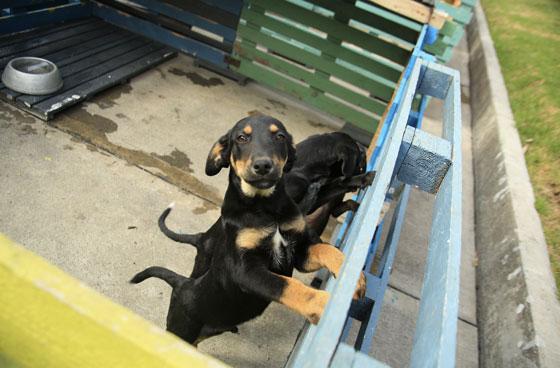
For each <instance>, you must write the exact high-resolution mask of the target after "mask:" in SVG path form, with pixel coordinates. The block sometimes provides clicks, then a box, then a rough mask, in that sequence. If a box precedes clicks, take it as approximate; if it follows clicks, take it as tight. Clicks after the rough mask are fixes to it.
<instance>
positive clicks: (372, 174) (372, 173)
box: [362, 171, 377, 188]
mask: <svg viewBox="0 0 560 368" xmlns="http://www.w3.org/2000/svg"><path fill="white" fill-rule="evenodd" d="M375 174H377V172H376V171H370V172H368V173H367V174H365V175H364V178H363V180H362V188H364V187H368V186H370V185H371V184H372V183H373V179H375Z"/></svg>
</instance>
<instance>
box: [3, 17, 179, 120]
mask: <svg viewBox="0 0 560 368" xmlns="http://www.w3.org/2000/svg"><path fill="white" fill-rule="evenodd" d="M175 55H176V52H175V51H174V50H173V49H171V48H169V47H167V46H164V45H162V44H160V43H157V42H154V41H151V40H149V39H147V38H144V37H141V36H138V35H135V34H133V33H131V32H129V31H126V30H124V29H120V28H118V27H115V26H113V25H111V24H109V23H106V22H104V21H102V20H100V19H97V18H90V19H82V20H79V21H75V22H72V23H64V24H61V25H58V26H56V27H49V28H43V29H38V30H33V31H30V32H24V33H21V34H18V35H17V36H16V37H1V38H0V67H1V68H2V69H3V68H4V67H5V65H6V64H7V63H8V62H9V61H10V60H11V59H13V58H15V57H18V56H36V57H42V58H45V59H47V60H50V61H52V62H54V63H55V64H56V65H57V66H58V68H59V69H60V72H61V74H62V79H63V81H64V86H63V87H62V89H61V90H59V91H57V92H55V93H54V94H51V95H46V96H32V95H25V94H21V93H18V92H15V91H13V90H11V89H9V88H7V87H6V86H4V85H3V84H2V83H0V98H1V99H2V100H4V101H7V102H8V103H10V104H12V105H15V106H16V107H18V108H21V109H23V110H26V111H28V112H30V113H32V114H33V115H35V116H37V117H39V118H40V119H43V120H49V119H51V118H52V117H53V116H54V115H55V114H56V113H57V112H58V111H61V110H63V109H65V108H68V107H70V106H72V105H75V104H76V103H78V102H80V101H83V100H85V99H87V98H90V97H91V96H93V95H94V94H96V93H99V92H101V91H103V90H105V89H107V88H110V87H112V86H114V85H117V84H121V83H124V82H126V81H127V80H129V79H130V78H132V77H133V76H135V75H137V74H139V73H141V72H143V71H145V70H147V69H149V68H151V67H153V66H155V65H157V64H159V63H161V62H162V61H165V60H168V59H170V58H172V57H174V56H175Z"/></svg>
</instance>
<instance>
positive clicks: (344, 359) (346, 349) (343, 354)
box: [329, 343, 356, 368]
mask: <svg viewBox="0 0 560 368" xmlns="http://www.w3.org/2000/svg"><path fill="white" fill-rule="evenodd" d="M355 353H356V351H355V350H354V348H352V347H351V346H350V345H347V344H345V343H341V344H340V345H338V348H337V349H336V352H335V353H334V356H333V360H332V362H331V364H330V366H329V367H330V368H348V367H351V366H352V362H353V361H354V355H355Z"/></svg>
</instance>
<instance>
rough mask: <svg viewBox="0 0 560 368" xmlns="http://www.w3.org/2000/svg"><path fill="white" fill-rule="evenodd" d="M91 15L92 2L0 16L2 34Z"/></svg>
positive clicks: (0, 31)
mask: <svg viewBox="0 0 560 368" xmlns="http://www.w3.org/2000/svg"><path fill="white" fill-rule="evenodd" d="M90 15H91V3H75V4H66V5H59V6H55V7H51V8H45V9H39V10H34V11H30V12H25V13H17V14H13V15H7V16H3V17H0V34H5V33H12V32H20V31H23V30H26V29H30V28H35V27H40V26H45V25H49V24H53V23H57V22H62V21H67V20H72V19H79V18H85V17H88V16H90Z"/></svg>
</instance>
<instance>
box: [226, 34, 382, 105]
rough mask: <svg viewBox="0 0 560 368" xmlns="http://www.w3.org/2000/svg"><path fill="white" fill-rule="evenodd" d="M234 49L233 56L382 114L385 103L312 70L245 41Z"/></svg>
mask: <svg viewBox="0 0 560 368" xmlns="http://www.w3.org/2000/svg"><path fill="white" fill-rule="evenodd" d="M234 50H235V52H236V54H235V56H239V57H241V58H243V59H245V60H246V61H249V62H250V61H251V60H254V61H256V62H258V63H261V64H263V65H266V66H268V67H270V68H272V69H274V70H276V71H278V72H282V73H285V74H287V75H289V76H290V77H292V78H296V79H299V80H301V81H303V82H305V83H307V84H309V85H310V86H312V87H314V88H317V89H319V90H321V91H323V92H327V93H330V94H332V95H334V96H336V97H338V98H340V99H343V100H344V101H348V102H350V103H352V104H354V105H356V106H360V107H362V108H364V109H366V110H368V111H371V112H373V113H375V114H377V115H382V114H383V112H384V111H385V108H386V106H387V104H386V103H383V102H381V101H377V100H373V99H371V98H368V97H366V96H364V95H361V94H359V93H356V92H354V91H351V90H349V89H347V88H344V87H342V86H340V85H338V84H336V83H334V82H331V81H330V80H328V79H325V78H323V77H321V76H318V75H316V74H314V73H313V72H309V71H307V70H304V69H302V68H300V67H297V66H295V65H293V64H291V63H289V62H286V61H284V60H281V59H279V58H277V57H275V56H273V55H270V54H267V53H266V52H263V51H260V50H257V49H255V48H254V47H252V46H251V45H249V44H247V43H241V44H239V43H237V44H235V47H234Z"/></svg>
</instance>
